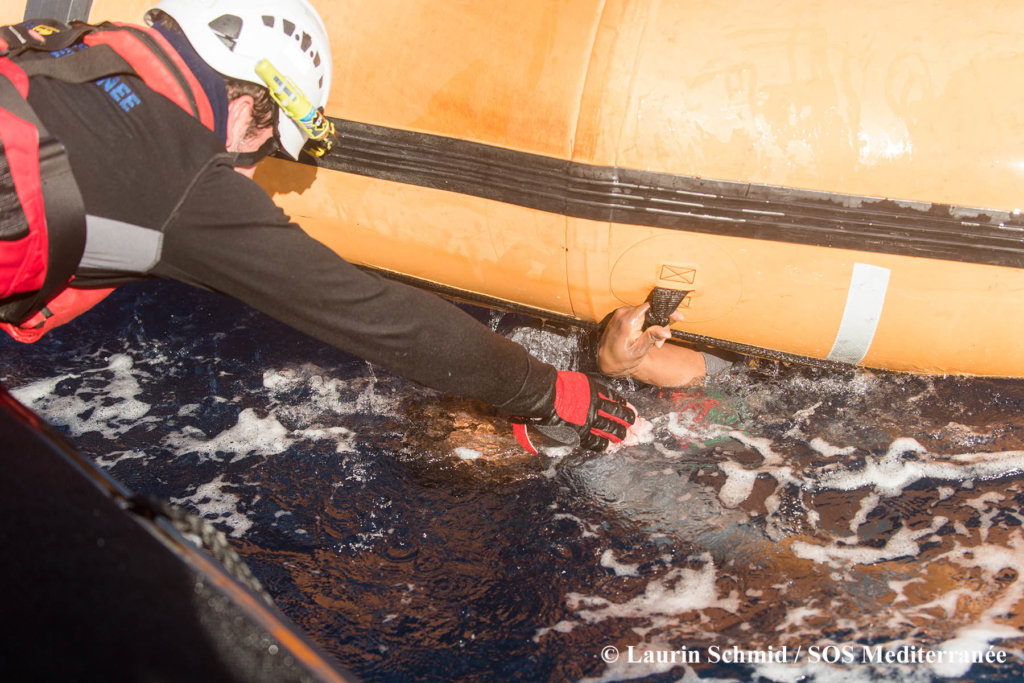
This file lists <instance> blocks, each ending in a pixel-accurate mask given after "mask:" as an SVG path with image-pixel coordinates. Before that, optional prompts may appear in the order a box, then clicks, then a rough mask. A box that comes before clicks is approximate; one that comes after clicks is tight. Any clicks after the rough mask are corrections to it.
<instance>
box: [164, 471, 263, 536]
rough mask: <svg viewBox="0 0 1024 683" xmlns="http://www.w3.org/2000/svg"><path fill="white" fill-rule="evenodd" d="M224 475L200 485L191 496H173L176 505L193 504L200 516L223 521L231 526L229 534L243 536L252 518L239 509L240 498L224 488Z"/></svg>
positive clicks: (249, 526)
mask: <svg viewBox="0 0 1024 683" xmlns="http://www.w3.org/2000/svg"><path fill="white" fill-rule="evenodd" d="M225 485H230V484H226V482H225V481H224V475H223V474H222V475H220V476H219V477H217V478H216V479H214V480H213V481H211V482H208V483H206V484H203V485H201V486H199V487H198V488H197V489H196V492H195V493H194V494H192V495H191V496H186V497H183V498H171V502H172V503H174V504H176V505H191V506H192V507H194V508H195V509H196V510H197V511H198V513H199V515H200V516H202V517H205V518H206V519H209V520H210V521H213V522H221V523H223V524H226V525H227V526H229V527H231V529H232V531H231V533H230V534H229V535H230V536H233V537H235V538H241V537H242V536H243V535H244V534H245V532H247V531H248V530H249V529H250V528H251V527H252V520H250V519H249V518H248V517H246V516H245V515H244V514H242V513H241V512H239V511H238V503H239V498H238V496H236V495H235V494H233V493H230V492H228V491H225V490H224V486H225Z"/></svg>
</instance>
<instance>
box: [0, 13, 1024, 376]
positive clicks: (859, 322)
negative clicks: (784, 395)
mask: <svg viewBox="0 0 1024 683" xmlns="http://www.w3.org/2000/svg"><path fill="white" fill-rule="evenodd" d="M313 3H314V5H316V6H317V8H318V10H319V11H320V13H321V15H322V17H323V19H324V22H325V23H326V25H327V27H328V29H329V31H330V32H331V38H332V50H333V54H334V83H333V89H332V92H331V98H330V101H329V103H328V107H327V114H328V115H329V116H330V117H331V118H333V119H334V120H335V122H336V125H337V127H338V130H339V133H340V136H341V141H342V144H341V145H340V146H337V147H336V148H335V149H334V150H333V151H332V152H331V153H330V154H329V155H327V156H326V157H324V158H322V159H320V160H317V161H316V162H313V161H312V160H310V161H309V163H307V164H299V163H292V162H287V161H283V160H277V159H273V160H268V161H266V162H264V163H263V164H262V165H261V167H260V169H259V170H258V172H257V180H258V181H259V182H260V183H261V184H262V185H263V186H264V187H265V188H266V189H267V191H268V192H270V193H271V194H272V195H273V196H274V197H275V199H276V201H277V202H278V203H279V204H280V205H281V207H282V208H283V209H284V210H285V211H286V212H288V213H289V214H290V215H291V216H293V218H294V219H295V221H296V222H297V223H298V224H299V225H301V226H302V227H303V228H304V229H305V230H306V231H308V232H309V233H310V234H311V235H313V236H314V237H315V238H317V239H318V240H321V241H322V242H324V243H325V244H327V245H329V246H330V247H331V248H332V249H334V250H335V251H337V252H338V253H339V254H341V255H342V256H343V257H345V258H346V259H348V260H350V261H352V262H354V263H357V264H361V265H365V266H368V267H373V268H376V269H379V270H381V271H384V272H385V273H387V274H391V275H393V276H395V277H400V278H404V279H407V280H409V281H412V282H414V283H416V284H419V285H420V286H424V287H428V288H434V289H437V290H439V291H442V292H444V293H447V294H449V295H452V296H455V297H457V298H462V299H468V300H474V301H480V302H482V303H486V304H488V305H491V306H496V307H499V308H510V309H517V310H526V311H529V312H532V313H534V314H536V315H539V316H543V317H548V318H559V319H566V320H571V321H576V322H580V323H584V324H587V323H594V322H595V321H599V320H601V319H602V318H603V317H605V316H606V315H607V314H608V313H609V312H611V311H612V310H614V309H615V308H617V307H618V306H621V305H622V304H638V303H640V302H642V301H643V300H644V299H645V298H646V296H647V294H648V293H649V292H650V291H651V289H652V288H654V287H666V288H671V289H685V290H689V291H690V294H689V295H688V296H687V297H686V299H685V300H684V301H683V304H682V309H681V310H682V312H683V313H684V315H685V317H686V320H685V321H684V322H681V323H676V324H675V325H674V329H675V334H676V335H677V336H678V337H679V338H680V339H683V340H690V341H696V342H704V343H708V344H711V345H715V346H720V347H724V348H728V349H733V350H738V351H743V352H748V353H754V354H758V355H762V356H767V357H774V358H781V359H785V360H800V361H803V362H812V363H815V362H816V363H838V364H845V365H860V366H866V367H871V368H883V369H889V370H898V371H906V372H917V373H956V374H972V375H989V376H1007V377H1024V345H1022V344H1020V343H1019V342H1018V339H1020V338H1022V337H1024V216H1022V215H1021V207H1024V198H1022V197H1021V194H1022V192H1021V190H1020V188H1021V187H1022V181H1024V134H1022V133H1021V130H1022V129H1024V125H1022V124H1024V121H1022V118H1024V91H1021V89H1019V88H1014V87H1012V84H1014V83H1016V81H1017V79H1018V76H1019V74H1020V73H1022V71H1024V50H1022V49H1021V46H1022V45H1024V29H1021V28H1020V27H1021V26H1024V7H1020V6H1017V5H1014V4H1013V3H1000V2H988V3H986V4H985V5H984V6H983V7H978V6H973V5H969V4H963V3H955V2H939V3H924V2H921V1H920V0H916V1H913V2H908V1H900V0H895V1H893V0H889V1H887V2H881V1H879V0H866V1H865V2H861V3H856V4H855V5H849V6H839V5H835V4H834V3H833V4H829V3H820V2H810V1H809V0H782V1H781V2H779V3H775V4H773V5H772V6H771V8H770V9H768V8H766V7H765V5H764V3H761V2H757V1H756V0H731V1H730V2H728V3H725V2H717V1H715V0H712V1H711V2H705V3H672V2H665V1H663V0H560V1H558V2H553V1H551V0H512V1H510V2H506V3H498V4H495V3H477V4H474V3H465V2H456V1H454V0H378V1H377V2H374V3H367V2H360V1H357V0H313ZM150 4H151V3H150V2H138V1H135V0H95V1H94V2H93V3H92V6H91V14H90V15H89V19H90V21H99V20H102V19H118V20H135V21H138V20H139V18H140V17H141V16H142V13H143V12H144V11H145V9H147V8H148V6H149V5H150ZM0 18H3V17H0ZM6 19H7V20H8V21H11V20H17V19H20V17H16V18H13V19H12V18H11V17H6Z"/></svg>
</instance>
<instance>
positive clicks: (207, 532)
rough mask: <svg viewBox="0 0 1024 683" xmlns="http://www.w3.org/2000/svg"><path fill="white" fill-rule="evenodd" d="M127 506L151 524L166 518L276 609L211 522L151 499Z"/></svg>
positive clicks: (139, 499)
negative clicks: (153, 521)
mask: <svg viewBox="0 0 1024 683" xmlns="http://www.w3.org/2000/svg"><path fill="white" fill-rule="evenodd" d="M127 502H128V510H130V511H131V512H134V513H135V514H137V515H140V516H142V517H145V518H147V519H150V520H155V519H156V518H157V517H163V518H165V519H166V520H167V521H168V522H170V523H171V526H173V527H174V528H175V529H177V530H178V531H179V532H181V534H182V535H183V536H185V538H187V539H188V540H189V541H191V542H192V543H194V544H195V545H196V546H198V547H200V548H203V549H205V550H207V551H208V552H209V553H210V554H211V555H213V557H214V558H215V559H216V560H217V561H218V562H220V564H221V566H223V567H224V569H225V570H227V572H228V573H229V574H231V576H233V577H234V578H235V579H236V580H237V581H238V582H239V583H241V584H242V585H243V586H245V587H246V588H248V589H249V590H251V591H252V592H253V593H255V594H256V595H258V596H260V597H261V598H263V601H264V602H266V603H267V604H268V605H274V599H273V598H272V597H270V593H268V592H267V590H266V589H265V588H264V587H263V584H261V583H260V581H259V579H257V578H256V577H255V576H253V573H252V570H251V569H249V565H247V564H246V563H245V560H243V559H242V558H241V556H240V555H239V554H238V552H237V551H236V550H235V549H234V548H232V547H231V544H230V543H229V542H228V538H227V536H225V535H224V532H223V531H221V530H219V529H218V528H217V527H215V526H214V525H213V523H212V522H210V520H208V519H204V518H202V517H198V516H196V515H193V514H191V513H189V512H186V511H185V510H182V509H181V508H179V507H175V506H173V505H171V504H169V503H165V502H164V501H162V500H159V499H158V498H153V497H152V496H132V497H131V498H130V499H128V501H127Z"/></svg>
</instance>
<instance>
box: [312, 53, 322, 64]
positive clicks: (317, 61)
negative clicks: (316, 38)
mask: <svg viewBox="0 0 1024 683" xmlns="http://www.w3.org/2000/svg"><path fill="white" fill-rule="evenodd" d="M313 66H314V67H317V66H320V53H319V52H317V53H316V54H315V55H313Z"/></svg>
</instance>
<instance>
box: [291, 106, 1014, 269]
mask: <svg viewBox="0 0 1024 683" xmlns="http://www.w3.org/2000/svg"><path fill="white" fill-rule="evenodd" d="M332 120H333V121H334V124H335V126H336V127H337V130H338V137H339V139H340V141H341V144H340V145H336V146H335V147H334V148H333V149H332V150H331V152H330V153H328V154H327V155H326V156H324V157H322V158H320V159H317V160H314V159H312V157H308V156H306V155H303V161H305V162H306V163H311V164H315V165H317V166H320V167H323V168H328V169H332V170H336V171H344V172H346V173H355V174H358V175H363V176H369V177H372V178H380V179H382V180H390V181H394V182H399V183H406V184H411V185H419V186H422V187H430V188H434V189H439V190H446V191H449V192H458V193H461V194H467V195H473V196H476V197H483V198H485V199H493V200H495V201H500V202H505V203H508V204H515V205H518V206H524V207H528V208H531V209H538V210H541V211H547V212H551V213H556V214H561V215H565V216H572V217H575V218H584V219H589V220H595V221H602V222H614V223H623V224H629V225H645V226H650V227H655V228H665V229H668V230H683V231H687V232H696V233H705V234H712V235H728V236H731V237H744V238H749V239H760V240H769V241H773V242H788V243H791V244H804V245H812V246H819V247H833V248H837V249H853V250H858V251H870V252H876V253H881V254H898V255H903V256H918V257H922V258H931V259H942V260H947V261H961V262H966V263H982V264H990V265H998V266H1009V267H1014V268H1024V216H1022V215H1020V214H1019V213H1017V212H1014V213H1009V212H1005V211H993V210H987V209H972V208H963V207H956V206H949V205H945V204H927V203H921V202H910V201H898V200H892V199H880V198H876V197H863V196H857V195H840V194H832V193H827V192H815V191H810V190H798V189H792V188H785V187H777V186H772V185H755V184H750V183H737V182H729V181H718V180H708V179H704V178H695V177H691V176H680V175H671V174H667V173H652V172H648V171H636V170H632V169H627V168H617V167H613V166H591V165H587V164H581V163H576V162H572V161H565V160H562V159H555V158H552V157H546V156H541V155H537V154H528V153H525V152H518V151H514V150H509V149H504V148H501V147H494V146H491V145H484V144H480V143H475V142H466V141H464V140H456V139H453V138H446V137H440V136H436V135H427V134H423V133H414V132H409V131H403V130H397V129H393V128H383V127H380V126H371V125H367V124H363V123H356V122H352V121H343V120H340V119H332Z"/></svg>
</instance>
